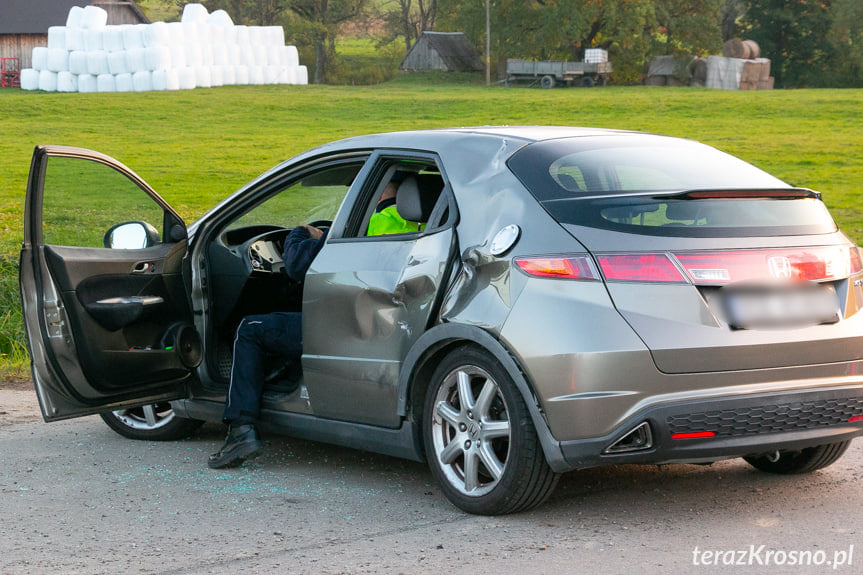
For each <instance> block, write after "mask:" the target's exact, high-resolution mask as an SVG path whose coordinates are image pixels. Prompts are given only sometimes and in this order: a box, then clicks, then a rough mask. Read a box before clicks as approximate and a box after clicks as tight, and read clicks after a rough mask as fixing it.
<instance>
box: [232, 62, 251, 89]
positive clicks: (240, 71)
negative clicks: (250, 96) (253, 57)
mask: <svg viewBox="0 0 863 575" xmlns="http://www.w3.org/2000/svg"><path fill="white" fill-rule="evenodd" d="M234 76H235V79H234V84H236V85H237V86H246V85H248V83H249V67H248V66H234Z"/></svg>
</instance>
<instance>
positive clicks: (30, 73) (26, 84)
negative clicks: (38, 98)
mask: <svg viewBox="0 0 863 575" xmlns="http://www.w3.org/2000/svg"><path fill="white" fill-rule="evenodd" d="M19 79H20V81H21V89H22V90H38V89H39V70H34V69H33V68H24V69H23V70H21V74H20V76H19Z"/></svg>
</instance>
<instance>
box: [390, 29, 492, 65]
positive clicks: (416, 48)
mask: <svg viewBox="0 0 863 575" xmlns="http://www.w3.org/2000/svg"><path fill="white" fill-rule="evenodd" d="M401 69H402V70H447V71H450V72H479V71H480V70H483V69H484V67H483V64H482V60H481V58H480V55H479V53H477V51H476V50H475V49H474V47H473V46H472V45H471V43H470V42H469V41H468V39H467V36H465V35H464V33H463V32H423V33H422V35H421V36H420V37H419V39H418V40H417V41H416V43H415V44H414V45H413V47H411V49H410V50H408V53H407V54H406V55H405V58H404V60H402V64H401Z"/></svg>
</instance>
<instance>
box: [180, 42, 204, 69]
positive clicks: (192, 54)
mask: <svg viewBox="0 0 863 575" xmlns="http://www.w3.org/2000/svg"><path fill="white" fill-rule="evenodd" d="M184 49H185V51H186V66H187V67H189V68H197V67H198V66H203V65H204V53H203V50H202V48H201V45H200V44H184Z"/></svg>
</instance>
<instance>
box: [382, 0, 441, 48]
mask: <svg viewBox="0 0 863 575" xmlns="http://www.w3.org/2000/svg"><path fill="white" fill-rule="evenodd" d="M437 9H438V3H437V0H389V2H387V3H386V4H384V10H383V14H382V15H383V18H384V22H385V24H386V29H387V33H388V34H387V36H388V39H389V40H394V39H396V38H398V37H402V38H403V39H404V42H405V52H407V51H408V50H410V49H411V46H413V43H414V42H416V40H417V39H418V38H419V37H420V35H422V33H423V32H425V31H427V30H434V26H435V20H436V19H437Z"/></svg>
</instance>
